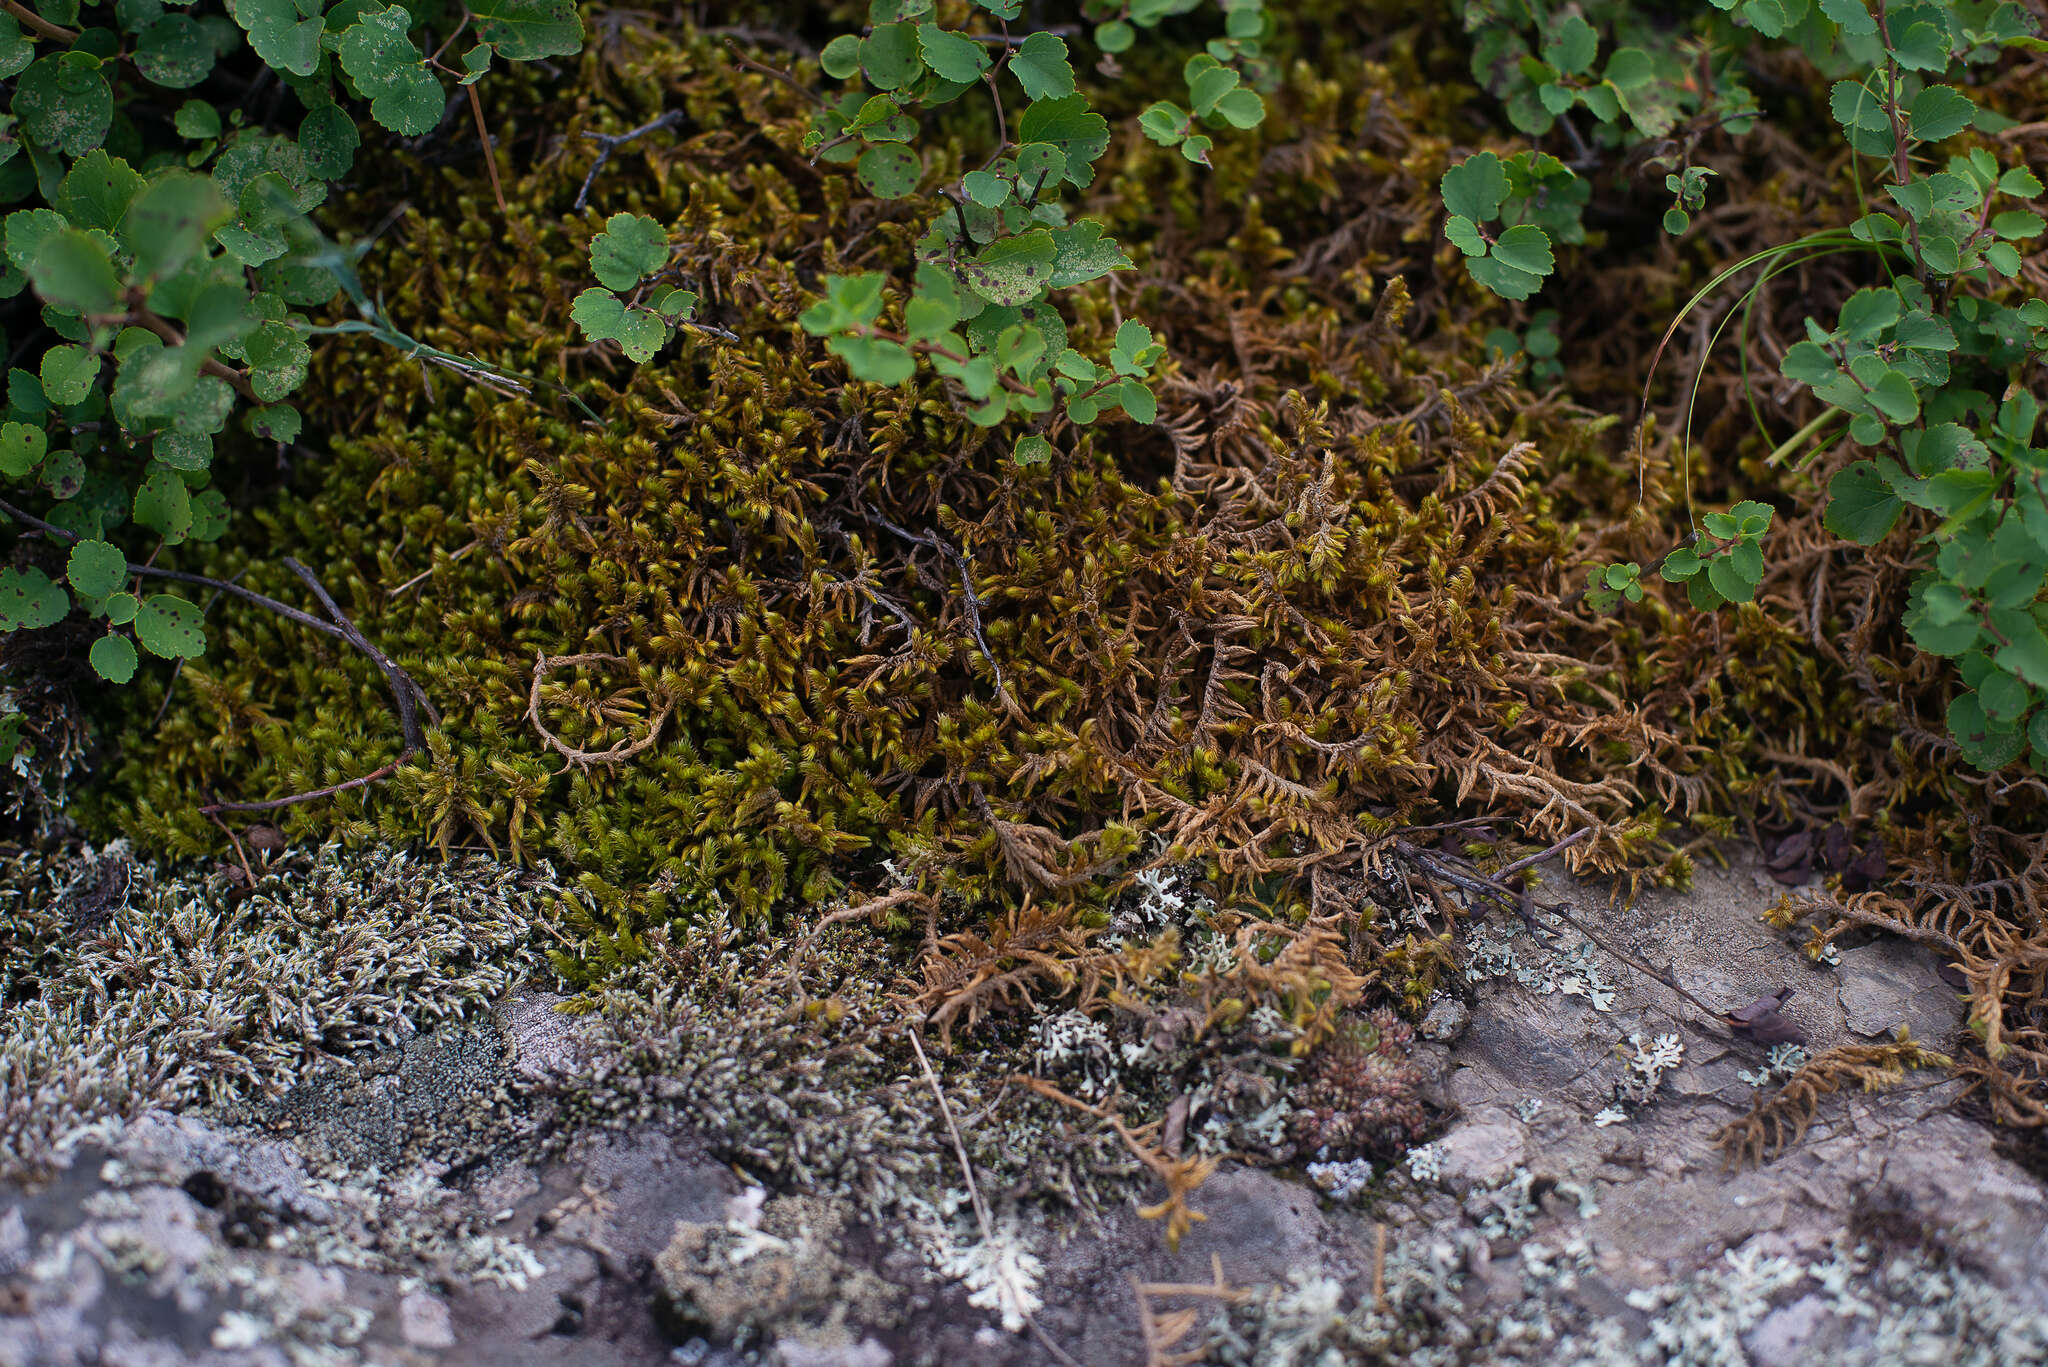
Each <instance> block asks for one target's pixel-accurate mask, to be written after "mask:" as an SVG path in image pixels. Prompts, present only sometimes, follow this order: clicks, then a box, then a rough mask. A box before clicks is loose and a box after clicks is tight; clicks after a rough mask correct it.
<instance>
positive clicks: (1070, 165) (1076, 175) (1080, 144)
mask: <svg viewBox="0 0 2048 1367" xmlns="http://www.w3.org/2000/svg"><path fill="white" fill-rule="evenodd" d="M1017 138H1018V141H1019V142H1049V143H1051V144H1052V145H1053V146H1054V147H1056V148H1058V149H1059V150H1060V152H1061V154H1062V155H1064V156H1065V157H1066V159H1067V166H1066V171H1065V178H1066V181H1067V183H1068V184H1069V185H1073V186H1076V187H1078V188H1086V187H1087V186H1088V184H1089V183H1090V182H1092V181H1093V180H1094V179H1095V169H1094V161H1095V159H1096V158H1097V157H1099V156H1101V155H1102V154H1103V152H1104V151H1106V150H1107V149H1108V147H1109V120H1107V119H1105V118H1103V117H1102V115H1100V114H1097V113H1094V112H1092V111H1090V110H1089V108H1088V97H1087V96H1085V95H1066V96H1062V97H1060V98H1058V99H1046V100H1039V101H1037V102H1035V103H1034V104H1032V105H1031V107H1030V108H1028V109H1026V110H1025V111H1024V116H1023V117H1022V118H1021V119H1019V120H1018V121H1017Z"/></svg>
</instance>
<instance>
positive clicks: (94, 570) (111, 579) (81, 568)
mask: <svg viewBox="0 0 2048 1367" xmlns="http://www.w3.org/2000/svg"><path fill="white" fill-rule="evenodd" d="M64 577H65V578H67V579H69V580H70V581H71V587H72V588H74V589H76V590H78V592H79V593H80V594H81V595H83V596H84V597H87V598H104V597H106V596H107V595H108V594H110V593H112V592H113V591H114V590H115V589H118V588H120V587H121V581H122V580H124V579H126V578H127V577H128V558H127V557H126V556H124V555H122V554H121V552H120V550H119V549H117V548H116V547H115V546H113V545H112V544H111V543H109V542H105V541H79V542H75V543H73V545H72V547H71V555H70V557H69V559H68V560H67V561H66V562H65V570H64Z"/></svg>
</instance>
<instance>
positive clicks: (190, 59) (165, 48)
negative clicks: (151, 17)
mask: <svg viewBox="0 0 2048 1367" xmlns="http://www.w3.org/2000/svg"><path fill="white" fill-rule="evenodd" d="M214 56H215V54H214V47H213V35H212V34H210V33H208V32H207V31H206V29H205V27H204V26H203V25H201V24H200V22H199V21H198V20H197V19H194V18H192V17H191V16H190V15H186V14H167V15H165V16H164V17H163V18H161V19H159V20H157V21H156V22H155V23H153V24H151V25H150V26H149V27H148V28H146V29H144V30H143V31H142V35H141V37H140V38H138V39H137V40H136V44H135V58H134V60H135V69H136V70H137V71H138V72H140V73H141V74H142V77H143V79H144V80H147V81H150V82H153V83H154V84H156V85H160V86H162V87H164V88H165V89H166V90H184V89H187V88H188V87H191V86H195V85H198V84H199V83H200V82H201V81H203V80H205V79H206V78H207V77H208V76H210V75H211V74H213V63H214Z"/></svg>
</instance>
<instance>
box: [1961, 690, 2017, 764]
mask: <svg viewBox="0 0 2048 1367" xmlns="http://www.w3.org/2000/svg"><path fill="white" fill-rule="evenodd" d="M1948 731H1949V735H1951V736H1953V737H1954V738H1955V742H1956V746H1957V748H1959V749H1960V750H1961V751H1962V752H1963V758H1964V759H1966V760H1968V761H1969V762H1970V763H1971V764H1974V765H1976V766H1977V767H1978V768H1979V769H1983V770H1986V771H1990V770H1995V769H2003V768H2004V767H2005V766H2006V765H2008V764H2010V763H2012V762H2013V761H2014V760H2015V759H2018V758H2019V755H2020V751H2022V750H2024V749H2025V748H2026V744H2027V742H2026V736H2025V734H2024V733H2022V732H2021V731H2020V730H2018V729H2017V728H2014V727H2007V728H2003V729H2000V728H1997V727H1994V726H1993V724H1992V723H1991V720H1990V718H1988V717H1987V716H1986V715H1985V713H1984V705H1983V703H1982V702H1981V701H1980V700H1979V699H1978V697H1977V695H1976V694H1975V693H1962V694H1958V695H1957V696H1956V699H1955V701H1953V702H1951V703H1950V704H1949V705H1948Z"/></svg>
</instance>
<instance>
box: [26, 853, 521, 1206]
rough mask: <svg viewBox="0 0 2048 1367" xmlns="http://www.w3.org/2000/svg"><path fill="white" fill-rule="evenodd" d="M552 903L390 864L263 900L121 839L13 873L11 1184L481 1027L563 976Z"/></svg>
mask: <svg viewBox="0 0 2048 1367" xmlns="http://www.w3.org/2000/svg"><path fill="white" fill-rule="evenodd" d="M238 872H239V870H238ZM548 888H549V882H548V878H547V876H546V874H545V873H544V872H540V873H536V872H522V871H519V870H515V869H512V868H508V867H506V866H504V865H500V864H495V863H491V862H489V861H487V860H483V859H463V860H459V861H456V862H453V863H443V862H441V861H439V860H436V859H421V858H418V857H416V856H413V855H408V854H405V853H403V852H399V851H390V850H386V851H367V852H357V853H343V852H341V851H339V850H336V849H332V848H330V849H325V850H322V851H320V852H318V853H317V854H294V855H288V856H284V857H281V858H279V859H277V860H275V861H274V862H272V863H271V864H270V865H269V866H268V867H267V868H264V869H262V870H261V871H260V872H258V873H257V875H256V879H255V883H254V886H243V885H242V883H241V881H240V880H237V879H231V878H230V877H229V876H228V875H227V874H226V873H225V872H222V871H220V870H218V869H216V870H203V869H202V870H194V869H185V870H179V869H174V868H170V867H166V866H163V865H160V864H155V863H151V862H148V861H142V860H136V859H132V858H130V857H129V855H128V853H127V851H126V849H125V847H124V846H123V845H121V844H120V843H119V842H116V843H115V844H114V845H111V846H109V847H107V848H106V849H104V850H99V851H94V850H91V849H89V848H87V849H81V850H76V851H69V852H61V853H58V854H54V855H50V856H44V855H39V854H35V853H30V852H20V853H16V854H14V855H12V856H11V857H7V858H5V859H0V1000H4V1001H5V1002H6V1003H7V1011H6V1013H5V1015H4V1016H0V1070H4V1071H0V1179H5V1178H13V1177H17V1176H20V1175H24V1174H27V1173H30V1172H33V1171H37V1170H41V1169H44V1168H46V1167H47V1166H48V1165H49V1164H50V1163H51V1162H52V1161H53V1160H54V1159H55V1158H56V1156H57V1155H58V1154H59V1152H60V1151H61V1150H62V1148H63V1147H64V1146H65V1144H66V1142H67V1141H68V1140H69V1139H70V1138H71V1137H73V1136H75V1135H77V1134H78V1133H79V1132H80V1131H81V1130H82V1129H84V1127H87V1126H91V1125H94V1124H100V1123H105V1122H117V1121H121V1120H125V1119H128V1118H130V1117H133V1116H136V1115H139V1114H140V1113H141V1112H143V1111H144V1110H146V1109H148V1108H152V1107H161V1108H168V1109H176V1108H179V1107H184V1106H189V1105H211V1106H225V1105H228V1104H230V1103H232V1102H235V1101H238V1100H246V1099H248V1098H250V1097H253V1096H258V1095H261V1094H264V1093H275V1092H280V1091H282V1090H283V1089H285V1088H286V1087H288V1086H290V1085H293V1084H295V1083H297V1082H298V1081H300V1080H301V1079H302V1077H303V1076H304V1075H305V1073H306V1071H307V1069H308V1068H309V1067H310V1066H311V1065H313V1064H315V1063H317V1062H319V1061H320V1060H322V1059H327V1058H332V1057H336V1056H342V1055H349V1054H354V1053H359V1052H364V1051H369V1050H373V1049H377V1048H380V1047H388V1046H391V1045H395V1044H398V1043H400V1042H402V1041H404V1040H405V1039H407V1038H409V1037H411V1036H412V1035H414V1034H415V1033H416V1032H418V1031H420V1030H422V1029H431V1028H432V1027H434V1026H436V1025H439V1024H443V1023H452V1022H458V1021H463V1020H473V1019H477V1018H479V1017H481V1016H482V1015H484V1014H485V1013H486V1012H488V1010H489V1009H490V1007H491V1006H492V1005H493V1004H494V1003H495V1002H497V1001H498V1000H499V999H501V998H502V997H504V996H505V994H506V993H507V992H508V991H509V990H510V989H511V988H512V987H513V986H514V985H515V984H516V983H518V982H520V981H522V980H523V979H524V978H526V977H528V976H530V975H532V974H533V973H534V972H535V971H536V970H538V971H540V972H542V973H544V972H545V971H546V969H545V963H544V960H543V959H542V957H541V953H540V949H541V946H542V945H543V944H544V943H546V942H547V939H546V916H547V912H546V901H547V898H546V893H547V891H548Z"/></svg>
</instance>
